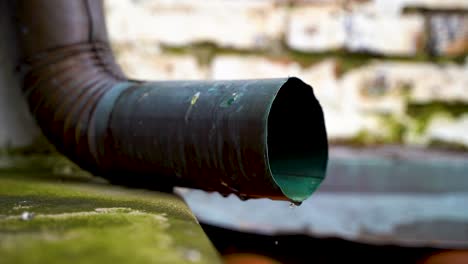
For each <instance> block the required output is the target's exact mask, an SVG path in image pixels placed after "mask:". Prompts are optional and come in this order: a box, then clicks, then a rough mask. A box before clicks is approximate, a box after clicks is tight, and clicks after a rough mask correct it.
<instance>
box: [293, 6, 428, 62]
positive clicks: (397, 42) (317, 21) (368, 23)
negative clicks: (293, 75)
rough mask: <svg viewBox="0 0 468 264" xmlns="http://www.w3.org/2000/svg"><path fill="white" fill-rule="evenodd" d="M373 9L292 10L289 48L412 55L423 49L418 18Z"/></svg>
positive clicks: (421, 25)
mask: <svg viewBox="0 0 468 264" xmlns="http://www.w3.org/2000/svg"><path fill="white" fill-rule="evenodd" d="M375 9H376V7H373V6H369V5H366V6H358V7H357V8H353V9H352V10H351V11H345V9H343V7H341V6H339V5H324V6H322V5H317V6H310V7H307V8H305V7H304V8H296V9H295V10H294V11H292V12H291V14H290V16H291V17H290V22H289V27H288V31H287V43H288V45H289V47H290V48H292V49H295V50H301V51H308V52H320V51H329V50H337V49H342V48H346V49H348V50H350V51H353V52H356V51H357V52H369V53H376V54H385V55H414V54H415V53H416V52H417V51H418V48H421V47H422V46H423V39H424V19H423V17H422V16H421V15H405V16H386V15H383V14H380V13H378V12H377V11H376V10H375Z"/></svg>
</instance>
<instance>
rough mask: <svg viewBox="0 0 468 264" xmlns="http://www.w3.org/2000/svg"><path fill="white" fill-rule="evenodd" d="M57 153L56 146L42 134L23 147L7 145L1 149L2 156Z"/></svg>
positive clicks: (0, 154)
mask: <svg viewBox="0 0 468 264" xmlns="http://www.w3.org/2000/svg"><path fill="white" fill-rule="evenodd" d="M53 153H57V151H56V150H55V148H54V146H53V145H52V144H50V143H49V141H47V139H46V138H45V137H44V136H43V135H40V136H38V137H37V138H36V139H34V140H33V142H31V144H29V145H27V146H22V147H12V146H8V145H7V146H6V147H3V148H1V149H0V157H1V156H15V155H16V156H17V155H31V154H53Z"/></svg>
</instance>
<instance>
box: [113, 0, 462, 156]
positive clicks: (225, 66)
mask: <svg viewBox="0 0 468 264" xmlns="http://www.w3.org/2000/svg"><path fill="white" fill-rule="evenodd" d="M105 4H106V12H107V23H108V26H109V33H110V36H111V40H112V44H113V48H114V50H115V52H116V54H117V57H118V61H119V62H120V64H121V65H122V66H123V68H124V70H125V72H126V73H127V74H128V75H130V76H131V77H133V78H143V79H238V78H271V77H285V76H298V77H301V78H302V79H304V80H305V81H306V82H307V83H309V84H311V85H312V86H313V87H314V90H315V93H316V95H317V96H318V98H319V100H320V102H321V104H322V106H323V108H324V111H325V118H326V123H327V129H328V133H329V137H330V140H331V141H332V142H335V143H349V144H358V145H369V144H379V143H390V144H406V145H417V146H436V147H449V148H455V149H464V150H466V149H468V133H466V131H467V130H468V57H467V55H468V1H466V0H443V1H442V0H349V1H344V0H342V1H340V0H302V1H299V0H289V1H288V0H205V1H202V0H106V1H105Z"/></svg>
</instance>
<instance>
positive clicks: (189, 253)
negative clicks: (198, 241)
mask: <svg viewBox="0 0 468 264" xmlns="http://www.w3.org/2000/svg"><path fill="white" fill-rule="evenodd" d="M183 255H184V258H185V259H186V260H188V261H190V262H198V261H200V260H201V253H200V252H199V251H198V250H195V249H187V250H184V252H183Z"/></svg>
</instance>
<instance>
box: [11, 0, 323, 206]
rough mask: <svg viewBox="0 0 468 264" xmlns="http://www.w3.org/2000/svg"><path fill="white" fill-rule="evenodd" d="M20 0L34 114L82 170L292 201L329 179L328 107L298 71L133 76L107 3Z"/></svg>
mask: <svg viewBox="0 0 468 264" xmlns="http://www.w3.org/2000/svg"><path fill="white" fill-rule="evenodd" d="M18 2H19V3H18V9H17V10H18V17H19V18H20V19H19V21H20V26H21V27H26V28H27V29H28V31H29V33H27V34H24V32H22V31H21V30H20V40H21V43H22V44H23V50H24V51H25V56H26V57H27V58H28V60H27V63H28V66H29V71H28V72H27V74H26V75H25V78H24V90H25V93H26V95H27V99H28V102H29V105H30V109H31V112H32V113H33V114H34V116H35V117H36V119H37V121H38V123H39V125H40V127H41V129H42V131H43V132H44V134H45V135H46V137H47V138H48V139H49V140H50V141H51V142H52V143H53V144H54V145H55V146H56V148H57V149H58V150H59V151H60V152H62V153H63V154H65V155H66V156H67V157H69V158H70V159H71V160H72V161H74V162H76V163H77V164H78V165H80V166H81V167H82V168H84V169H86V170H89V171H91V172H92V173H95V174H98V175H101V176H104V177H106V178H108V179H110V180H111V181H114V182H117V183H121V184H125V185H138V186H145V187H148V188H161V187H162V186H173V185H180V186H188V187H195V188H200V189H204V190H208V191H218V192H220V193H222V194H229V193H234V194H236V195H238V196H239V197H241V198H251V197H253V198H257V197H269V198H272V199H288V200H292V201H296V202H300V201H303V200H305V199H306V198H307V197H309V196H310V195H311V194H312V192H313V191H314V190H315V188H317V186H318V185H319V184H320V182H321V181H322V180H323V179H324V177H325V171H326V165H327V159H328V145H327V136H326V131H325V124H324V118H323V113H322V110H321V107H320V105H319V103H318V101H317V100H316V99H315V97H314V94H313V91H312V88H311V87H310V86H308V85H307V84H305V83H303V82H302V81H300V80H299V79H297V78H285V79H264V80H231V81H166V82H139V81H132V80H128V79H127V78H125V76H124V75H123V74H122V72H121V71H120V69H119V67H118V66H117V65H116V64H115V62H114V59H113V54H112V52H111V50H110V48H109V44H108V41H107V35H106V30H105V25H104V22H103V21H104V19H103V13H102V3H101V2H100V1H59V0H56V1H51V0H38V1H27V0H23V1H18ZM71 2H73V3H71ZM39 7H40V9H41V10H39V11H40V12H38V13H36V14H33V13H31V12H32V11H31V8H39ZM58 10H65V14H58V13H57V12H61V11H58ZM36 11H37V10H36ZM41 12H43V13H41ZM62 12H63V11H62ZM44 20H45V22H44ZM36 21H39V22H36ZM41 21H42V22H41ZM73 30H74V31H73ZM44 32H45V33H44ZM65 32H71V36H70V35H66V34H65ZM67 36H68V37H67ZM47 38H49V39H47ZM35 39H36V40H37V43H39V45H38V46H39V47H36V46H34V45H31V44H30V43H29V42H30V41H32V40H35Z"/></svg>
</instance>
